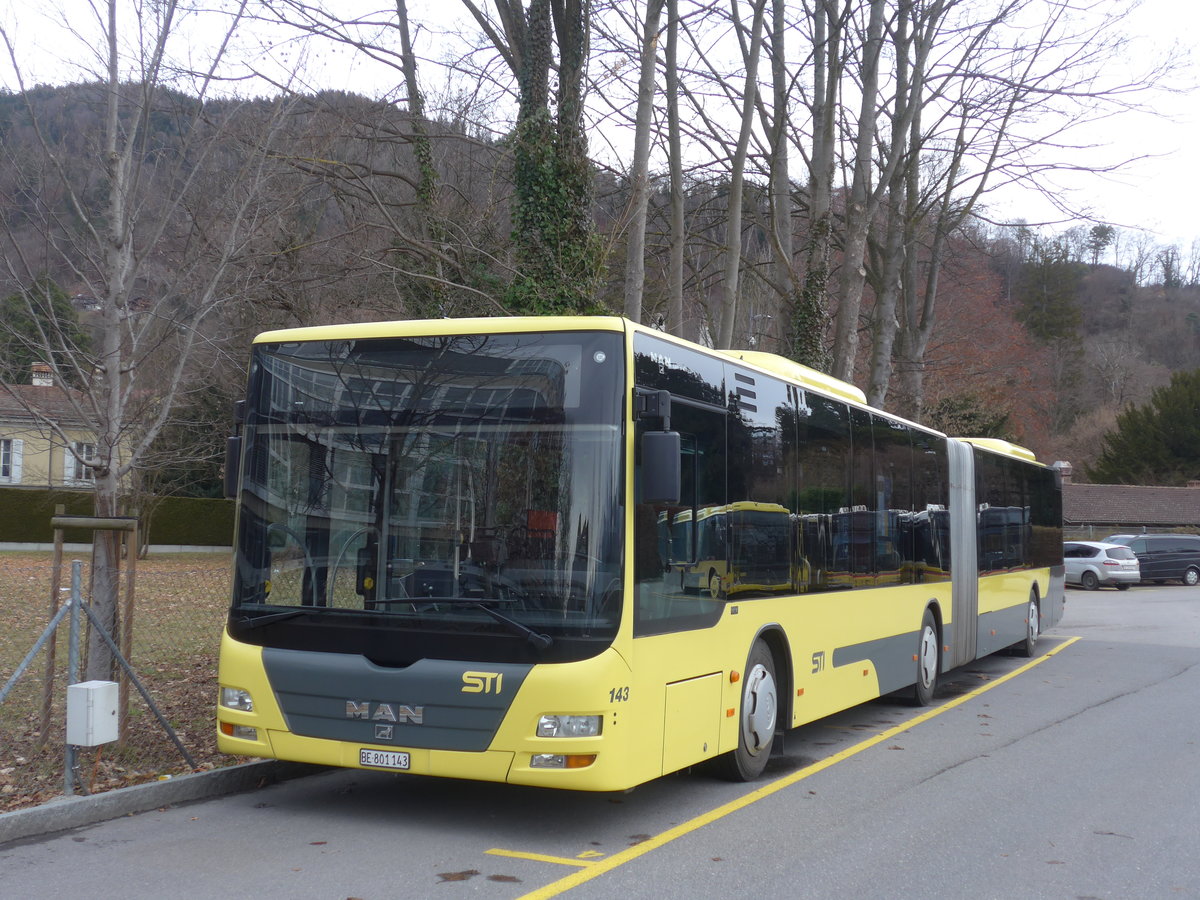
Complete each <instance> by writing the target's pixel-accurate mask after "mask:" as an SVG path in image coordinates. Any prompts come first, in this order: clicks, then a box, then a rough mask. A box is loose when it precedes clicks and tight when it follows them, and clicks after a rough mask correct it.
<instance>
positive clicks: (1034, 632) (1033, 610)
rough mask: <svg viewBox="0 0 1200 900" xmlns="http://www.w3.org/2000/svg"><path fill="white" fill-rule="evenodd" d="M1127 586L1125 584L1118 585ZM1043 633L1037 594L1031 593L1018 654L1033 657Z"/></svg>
mask: <svg viewBox="0 0 1200 900" xmlns="http://www.w3.org/2000/svg"><path fill="white" fill-rule="evenodd" d="M1117 587H1125V585H1117ZM1039 634H1041V617H1040V613H1039V612H1038V602H1037V595H1035V594H1033V593H1031V594H1030V595H1029V611H1028V612H1027V613H1026V619H1025V640H1023V641H1021V642H1020V643H1019V644H1017V647H1016V649H1017V655H1018V656H1024V657H1031V656H1033V654H1034V653H1035V652H1036V651H1037V642H1038V635H1039Z"/></svg>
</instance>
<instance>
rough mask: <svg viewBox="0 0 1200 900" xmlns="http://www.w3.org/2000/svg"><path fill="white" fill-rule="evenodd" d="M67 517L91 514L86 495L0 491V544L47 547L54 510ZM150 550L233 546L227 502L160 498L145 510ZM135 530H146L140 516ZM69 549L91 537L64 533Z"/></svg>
mask: <svg viewBox="0 0 1200 900" xmlns="http://www.w3.org/2000/svg"><path fill="white" fill-rule="evenodd" d="M59 505H61V506H64V507H66V514H67V515H69V516H90V515H92V514H93V506H92V494H91V493H90V492H89V491H47V490H46V489H45V488H20V487H6V488H0V542H3V543H8V542H12V543H30V544H49V543H51V542H53V541H54V529H53V528H52V527H51V526H50V519H51V517H52V516H53V515H54V509H55V507H56V506H59ZM147 508H148V509H149V510H150V520H149V523H148V525H149V528H150V543H151V544H194V545H199V546H215V547H228V546H231V545H232V544H233V509H234V507H233V501H231V500H209V499H200V498H195V497H163V498H161V499H158V500H155V501H154V502H153V503H152V504H148V506H147ZM139 525H140V527H141V528H142V529H145V528H146V527H147V522H146V517H145V516H142V517H141V521H140V522H139ZM64 538H65V540H66V541H67V542H69V543H91V540H92V535H91V532H89V531H85V530H79V529H70V530H68V531H67V532H66V534H65V535H64Z"/></svg>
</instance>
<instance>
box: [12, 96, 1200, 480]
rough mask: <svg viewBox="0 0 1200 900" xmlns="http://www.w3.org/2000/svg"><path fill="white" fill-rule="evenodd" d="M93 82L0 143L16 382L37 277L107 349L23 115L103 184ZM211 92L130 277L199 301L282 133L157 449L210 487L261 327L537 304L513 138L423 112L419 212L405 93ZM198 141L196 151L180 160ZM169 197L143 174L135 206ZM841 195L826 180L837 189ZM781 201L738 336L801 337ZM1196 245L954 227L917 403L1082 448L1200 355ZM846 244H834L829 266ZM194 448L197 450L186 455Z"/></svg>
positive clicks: (688, 270)
mask: <svg viewBox="0 0 1200 900" xmlns="http://www.w3.org/2000/svg"><path fill="white" fill-rule="evenodd" d="M102 94H103V92H102V88H101V86H99V85H72V86H67V87H62V88H53V89H52V88H39V89H37V90H35V91H33V92H31V93H30V94H29V95H28V96H21V95H15V94H11V93H10V94H3V95H0V142H2V145H3V147H4V152H5V154H6V158H8V159H10V160H12V161H13V162H14V163H16V165H13V166H6V167H4V168H3V169H0V202H2V203H3V227H4V229H5V232H6V235H5V238H6V243H7V247H8V249H7V250H6V255H11V256H15V257H16V258H17V259H19V261H20V266H19V267H18V266H15V265H13V264H12V262H11V259H10V264H9V265H8V266H7V272H6V273H5V274H6V276H7V277H6V278H5V279H4V288H3V293H4V296H5V297H7V298H8V299H7V300H6V301H5V305H6V310H7V312H8V314H7V315H6V317H5V319H6V327H5V328H4V329H3V331H4V334H3V336H2V337H3V340H2V341H0V367H2V368H3V371H4V374H5V378H6V379H7V380H12V381H18V382H19V381H27V380H28V366H29V364H30V363H31V362H33V361H35V360H36V359H37V358H40V354H39V353H37V352H35V351H34V350H32V349H31V346H32V345H34V344H36V343H37V340H36V338H37V335H36V332H37V328H36V323H32V322H30V321H28V316H27V315H25V314H23V313H22V312H21V310H22V308H23V306H24V305H25V304H24V303H23V302H22V299H21V298H22V295H23V293H26V294H27V293H29V292H32V293H33V294H35V295H40V297H41V301H40V306H39V308H41V309H42V310H43V311H45V312H46V313H47V318H49V319H51V320H54V321H57V322H58V323H59V329H60V331H61V332H62V333H67V332H75V333H76V336H75V337H74V338H73V339H72V340H73V343H74V344H75V345H76V346H80V347H88V346H92V347H94V346H95V337H94V335H93V332H95V330H96V329H97V328H98V327H99V323H98V321H97V318H96V314H95V312H94V307H95V305H96V301H95V297H94V296H93V292H94V291H95V290H96V288H97V281H96V279H95V278H94V277H92V270H89V265H90V264H94V261H92V260H89V259H87V258H86V254H80V255H78V256H76V255H73V254H70V253H59V252H57V250H58V248H60V247H63V246H69V245H70V243H71V240H72V237H71V233H72V231H73V230H75V229H78V228H79V227H80V223H79V221H78V219H77V217H76V215H75V212H74V211H73V210H72V209H71V208H70V207H69V205H68V204H65V202H64V197H62V196H61V194H55V193H54V192H51V191H48V190H47V188H48V185H47V184H46V181H45V179H44V178H43V177H40V176H41V174H42V173H40V172H39V166H40V165H42V162H41V157H42V153H41V150H40V148H39V142H38V140H37V138H36V136H35V135H34V134H33V124H32V123H33V121H34V120H35V119H36V121H37V122H38V123H39V126H40V127H41V128H42V130H43V132H44V136H45V138H46V140H47V143H48V147H50V148H51V149H52V151H53V152H54V153H55V154H56V156H57V157H58V160H59V162H60V164H61V168H62V171H63V172H64V173H66V177H67V178H68V179H69V181H70V183H71V186H72V188H73V189H74V190H75V191H76V192H77V194H78V196H79V197H81V198H84V199H85V201H86V200H88V199H95V200H99V199H100V198H99V197H98V196H97V195H98V193H100V192H102V191H103V190H104V179H103V178H102V177H101V176H102V174H103V173H102V166H101V157H100V154H99V152H98V147H97V132H96V129H97V123H98V120H99V117H100V114H101V109H102V106H103V103H102ZM31 111H32V115H31ZM196 111H197V110H196V108H195V101H194V100H192V99H190V98H188V97H186V96H183V95H176V94H165V95H163V96H162V97H161V98H160V102H159V106H158V107H157V108H156V109H155V110H154V113H153V115H152V116H151V117H150V127H149V129H148V130H147V132H146V134H145V137H144V139H143V141H142V144H141V145H140V146H139V148H138V154H139V164H140V165H141V166H143V167H144V168H145V169H146V175H145V177H146V178H147V180H148V182H149V183H151V184H153V182H154V180H155V178H156V175H157V174H158V173H159V170H160V169H161V168H163V160H171V161H172V162H176V161H178V160H180V159H183V161H184V163H185V165H186V167H187V190H188V195H187V197H186V198H184V202H183V203H181V204H180V205H179V208H178V209H175V210H172V211H170V212H169V214H168V215H164V216H163V218H164V219H165V220H166V222H165V228H164V233H163V236H162V238H161V239H160V240H158V241H157V242H156V243H155V244H154V245H153V248H152V250H151V252H150V253H149V254H148V258H147V260H146V265H145V268H144V273H143V275H142V277H141V278H140V279H139V281H138V283H137V286H136V291H135V294H136V295H137V296H138V297H149V298H153V301H154V304H157V303H158V301H159V300H161V299H162V298H164V297H172V296H173V297H175V300H174V301H173V302H175V303H180V304H184V303H187V302H189V298H188V290H187V285H186V283H181V280H180V279H181V276H184V275H186V274H187V272H188V271H189V270H191V272H192V274H193V276H195V277H202V274H197V273H196V270H197V269H202V268H203V267H204V266H205V265H206V264H208V263H211V264H216V263H215V260H216V259H217V256H218V254H217V252H216V250H215V249H214V247H213V246H212V245H213V243H214V242H215V241H217V240H219V238H220V232H221V229H222V228H226V227H228V220H229V217H230V215H231V213H230V210H229V204H230V202H231V200H232V199H233V198H232V197H231V196H230V192H236V191H248V190H249V188H248V187H247V186H246V185H245V184H244V183H239V179H240V178H243V177H244V175H245V167H246V160H247V158H248V157H249V156H251V155H253V154H254V153H256V152H257V151H258V150H259V148H260V144H259V138H260V136H261V135H262V134H264V133H268V132H269V133H270V134H271V138H272V140H271V153H270V160H269V162H268V163H267V165H266V166H265V167H264V170H263V171H261V172H258V173H256V176H255V177H256V179H258V181H257V183H256V186H255V193H254V199H253V206H254V209H253V217H252V218H253V227H252V228H251V229H249V231H248V233H247V234H246V236H245V238H244V240H242V241H241V243H240V244H239V246H238V248H237V252H236V253H234V254H233V255H231V256H230V258H229V259H228V260H227V261H225V262H224V263H222V265H224V266H225V268H226V271H225V272H223V273H222V276H221V278H220V284H219V289H218V290H219V292H220V295H221V299H222V302H221V304H220V310H219V314H218V315H216V316H210V317H207V318H206V319H205V321H204V324H203V326H202V327H203V341H202V348H201V349H200V350H199V352H197V354H196V355H195V359H194V360H193V361H192V365H191V366H190V369H189V373H188V377H187V379H186V380H187V384H188V389H187V391H186V392H185V393H184V395H183V397H182V402H181V405H180V409H179V414H178V415H176V416H174V417H173V419H172V421H171V423H170V426H169V427H168V428H167V430H166V432H165V434H164V437H163V440H162V441H160V442H159V447H158V450H159V451H160V452H161V453H162V454H165V456H166V458H168V459H172V460H174V461H175V463H176V465H174V466H171V467H156V466H154V465H152V464H151V465H148V466H147V471H148V472H154V471H156V470H157V469H162V471H161V472H160V473H159V477H160V478H163V477H166V478H169V479H170V481H171V482H172V484H167V485H160V487H171V488H174V489H180V490H183V491H185V492H189V493H191V492H197V493H207V492H211V491H213V490H215V487H216V456H217V451H218V449H219V445H220V440H219V438H220V435H221V434H223V433H224V431H225V430H226V429H227V427H228V426H227V420H228V415H229V413H228V410H229V409H230V405H231V403H232V400H233V399H234V397H235V396H236V394H237V392H238V391H239V390H240V388H241V383H242V374H241V370H242V367H243V365H244V360H245V356H246V348H247V345H248V342H249V340H250V338H251V337H252V336H253V334H255V333H257V332H258V331H261V330H265V329H268V328H275V327H286V326H292V325H308V324H314V323H325V322H335V321H351V320H359V321H364V320H374V319H389V318H413V317H430V316H432V317H438V316H445V315H450V316H467V315H501V314H505V313H509V312H520V311H523V310H520V309H514V308H513V307H512V305H511V304H510V302H509V300H510V298H509V297H507V296H506V294H505V286H506V285H507V284H508V283H509V282H510V280H511V277H512V272H511V262H510V261H511V258H512V253H513V249H512V236H511V227H510V205H511V202H512V180H511V160H510V158H509V154H508V153H507V149H506V145H505V144H504V142H502V141H494V140H489V139H487V137H486V136H484V135H479V134H472V133H471V132H470V130H469V129H468V128H467V127H466V126H465V124H464V123H461V122H451V121H435V122H433V123H431V128H430V133H431V134H432V135H435V136H436V137H437V138H438V140H437V142H436V147H437V153H436V155H435V157H434V158H433V164H434V166H435V167H436V172H437V179H438V183H439V192H438V204H437V207H436V209H435V211H434V212H435V215H431V216H429V217H427V220H426V221H424V222H422V221H421V218H422V217H421V214H420V213H421V210H420V208H419V207H420V204H419V202H418V198H417V197H416V190H415V187H414V179H413V178H412V175H411V173H412V171H413V170H414V168H416V167H417V163H416V161H415V159H414V155H413V150H412V142H411V132H412V123H411V122H410V121H408V120H407V119H406V117H405V115H404V114H403V113H402V112H400V111H397V109H396V107H395V106H394V105H391V104H384V103H378V102H373V101H371V100H368V99H366V98H362V97H357V96H354V95H350V94H344V93H327V94H321V95H317V96H304V97H298V98H290V99H289V100H288V101H287V103H286V104H285V105H281V103H280V101H278V100H257V101H253V102H248V103H233V102H229V101H223V102H218V103H210V104H207V105H206V106H205V108H204V110H203V112H202V114H201V115H199V116H197V115H196ZM281 111H282V114H281ZM198 128H203V129H209V130H211V133H212V136H213V138H214V140H212V141H209V140H207V139H206V140H205V141H204V143H203V150H202V152H199V151H197V150H196V149H195V145H194V143H189V142H188V141H186V140H184V137H185V136H184V135H183V130H184V129H198ZM206 138H207V136H206ZM187 152H191V153H192V154H193V155H194V161H192V160H187V159H184V154H185V153H187ZM172 177H174V172H172ZM592 181H593V184H592V189H593V191H594V202H593V206H592V209H593V223H594V226H595V229H596V234H597V235H598V236H599V241H600V246H601V247H602V248H603V254H602V262H603V265H602V267H601V269H600V272H601V273H602V277H600V278H599V279H597V283H596V288H595V295H594V307H593V311H596V312H615V313H620V312H621V311H622V290H623V285H622V275H623V267H622V265H621V264H620V260H621V259H622V258H623V256H624V253H625V247H624V242H625V240H626V234H625V231H624V226H625V210H626V209H627V207H628V203H629V194H630V185H629V183H628V180H627V179H624V178H621V177H619V176H617V175H615V174H614V173H612V172H608V171H604V170H602V169H600V168H599V167H596V168H593V171H592ZM267 185H269V187H266V186H267ZM654 187H655V188H656V190H653V191H652V192H651V194H650V197H649V203H648V213H647V239H646V246H645V261H646V276H645V278H646V280H645V292H644V301H643V304H644V314H643V320H644V321H647V322H651V323H654V322H658V323H665V321H666V318H667V310H666V308H665V307H666V302H667V295H668V292H669V290H668V284H667V281H668V277H669V272H668V269H669V260H668V251H669V241H668V236H669V232H670V223H669V215H670V208H669V205H670V204H669V201H670V198H669V196H668V194H667V192H666V191H665V190H664V189H662V188H663V186H662V185H661V184H659V183H657V182H656V183H655V184H654ZM164 189H165V188H164ZM167 200H168V198H167V197H165V196H162V195H159V194H157V193H156V192H155V191H154V190H148V191H146V194H145V198H144V199H143V200H142V203H143V204H144V205H147V206H150V207H152V206H153V205H154V204H155V203H158V202H162V203H166V202H167ZM727 202H728V185H727V183H724V182H722V181H720V180H711V179H710V180H699V179H694V180H691V181H689V182H688V183H687V184H686V186H685V190H684V204H683V207H684V217H685V221H686V222H687V243H686V249H685V255H684V290H683V295H684V298H685V304H686V305H685V311H684V327H683V329H682V332H683V334H684V336H687V337H689V338H691V339H695V340H701V341H704V342H707V343H712V342H713V334H712V328H713V325H712V321H711V314H710V310H711V309H712V306H713V304H714V303H715V302H716V300H715V299H714V297H715V295H716V294H717V293H718V292H719V287H720V282H721V277H722V272H721V265H722V261H721V253H720V248H721V246H722V244H723V241H724V239H725V233H724V232H725V229H726V228H727V225H728V207H727ZM843 202H844V197H841V196H838V197H835V208H836V207H838V206H840V205H841V204H842V203H843ZM151 213H152V210H148V211H147V212H146V213H145V214H144V216H145V217H149V216H150V215H151ZM155 215H157V214H155ZM769 218H770V209H769V198H768V196H767V194H766V190H765V187H764V186H762V185H756V184H754V183H750V184H748V185H747V191H746V196H745V201H744V222H745V226H744V229H743V231H744V233H743V240H742V266H743V269H744V275H743V280H742V282H741V284H742V289H741V290H742V297H741V302H742V308H743V309H744V310H745V311H746V312H745V315H744V316H743V318H742V320H741V322H740V324H739V334H738V341H737V342H738V343H739V344H740V345H741V346H753V347H757V348H758V349H767V350H771V351H774V352H782V353H785V354H786V353H787V347H786V342H785V340H784V338H783V335H782V331H783V329H782V327H781V326H782V320H783V318H784V314H783V312H782V311H781V309H780V305H779V302H778V298H777V296H775V297H773V296H772V291H771V290H770V288H769V286H768V283H767V282H768V281H769V277H770V276H769V274H768V270H769V267H770V263H771V248H770V247H769V246H768V243H769V234H768V230H767V228H766V227H764V225H763V223H764V222H766V221H768V220H769ZM805 225H806V223H805V221H804V219H803V217H802V216H796V217H794V221H793V227H794V229H795V233H796V239H797V241H802V240H803V238H804V228H805ZM430 227H432V228H434V229H436V230H437V232H438V246H437V251H436V252H434V253H430V252H429V251H428V249H427V248H426V247H425V246H420V245H418V244H417V242H415V241H414V240H413V235H414V234H418V233H420V232H421V231H422V229H428V228H430ZM875 239H877V238H876V236H875V235H873V236H872V240H875ZM1196 263H1197V261H1196V260H1195V259H1188V260H1186V263H1185V262H1184V261H1182V260H1181V258H1180V253H1179V250H1178V249H1177V248H1170V247H1165V248H1164V247H1157V246H1155V245H1153V244H1150V243H1147V242H1146V241H1145V240H1144V239H1143V238H1141V237H1140V236H1139V235H1138V234H1137V233H1135V232H1128V231H1121V230H1116V229H1111V228H1107V227H1105V226H1099V227H1092V226H1086V225H1080V226H1077V227H1076V228H1073V229H1069V230H1066V231H1063V232H1059V233H1057V234H1055V233H1049V232H1048V233H1036V232H1034V231H1031V230H1029V229H1027V228H1024V227H1014V228H997V227H987V228H985V227H982V226H980V225H978V224H973V223H971V222H969V221H968V222H965V223H964V224H963V226H962V227H961V228H959V229H958V230H957V231H956V233H955V234H954V235H953V236H952V239H951V240H950V241H949V242H948V244H947V249H946V255H945V262H944V264H943V271H942V276H941V284H940V286H939V306H938V324H937V327H936V329H935V330H934V332H933V335H932V339H931V341H930V342H929V345H928V348H927V350H926V353H925V357H924V384H923V387H924V398H923V405H922V410H921V414H920V418H922V420H923V421H925V422H927V423H929V424H932V425H935V426H937V427H941V428H944V429H945V430H947V431H949V432H952V433H956V434H980V435H994V436H1003V437H1008V438H1012V439H1014V440H1017V441H1021V442H1024V443H1026V444H1028V445H1030V446H1032V447H1033V448H1034V449H1035V450H1037V451H1038V452H1039V454H1040V455H1041V456H1042V457H1044V458H1047V459H1057V458H1063V459H1070V460H1072V461H1073V462H1075V463H1076V466H1077V469H1081V468H1082V467H1083V466H1084V465H1086V464H1088V463H1089V462H1090V461H1091V460H1092V459H1093V458H1094V456H1095V454H1096V452H1097V447H1098V441H1099V438H1100V436H1101V435H1102V434H1103V433H1104V432H1106V431H1107V430H1109V429H1111V427H1112V426H1113V424H1114V423H1115V420H1116V415H1117V413H1118V412H1119V411H1120V410H1121V409H1123V408H1124V407H1125V406H1127V405H1129V404H1131V403H1140V402H1142V401H1144V400H1146V399H1147V397H1148V396H1149V393H1150V391H1151V389H1152V388H1154V387H1156V386H1159V385H1162V384H1164V383H1165V382H1166V381H1167V380H1168V379H1169V377H1170V374H1171V373H1172V372H1174V371H1183V370H1190V369H1196V368H1200V283H1198V272H1197V264H1196ZM838 265H839V260H838V259H837V253H835V254H834V261H833V269H834V271H836V269H837V266H838ZM22 272H36V273H39V279H40V280H39V281H38V282H36V283H22V279H21V277H20V274H21V273H22ZM882 277H883V273H882V272H880V271H878V270H876V269H874V268H871V267H868V269H867V289H866V292H865V295H864V304H863V308H862V314H861V327H863V328H864V329H869V328H870V327H871V326H872V318H873V316H874V315H875V312H876V304H875V300H876V290H877V289H878V287H879V285H880V279H881V278H882ZM68 298H69V300H68ZM150 307H151V304H150V303H149V302H148V301H146V308H147V309H149V308H150ZM860 346H861V352H860V357H861V358H860V359H859V360H858V361H857V363H856V368H855V378H854V380H855V381H856V382H857V383H859V384H860V385H865V381H866V377H867V375H868V373H869V366H870V361H869V351H870V345H869V344H867V343H865V342H864V343H863V344H862V345H860ZM81 377H82V376H81ZM886 406H887V407H888V408H891V409H894V410H897V411H900V412H902V413H904V414H907V415H911V414H912V413H913V407H912V404H911V402H910V401H909V398H906V397H904V395H903V394H902V393H900V391H899V390H896V389H893V390H892V391H891V392H890V393H889V395H888V398H887V401H886ZM197 441H198V442H199V444H198V445H197ZM181 448H183V449H186V452H185V453H184V458H187V459H194V460H195V465H194V467H192V466H185V467H179V466H178V465H177V463H178V460H179V459H180V458H181V457H180V453H181ZM152 462H153V458H152V459H151V463H152Z"/></svg>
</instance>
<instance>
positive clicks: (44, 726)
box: [37, 504, 67, 750]
mask: <svg viewBox="0 0 1200 900" xmlns="http://www.w3.org/2000/svg"><path fill="white" fill-rule="evenodd" d="M66 511H67V508H66V507H65V506H62V505H61V504H60V505H59V506H56V507H54V515H55V516H62V515H63V514H64V513H66ZM62 557H63V530H62V529H61V528H55V529H54V569H53V570H52V571H51V572H50V620H53V619H54V616H55V614H56V613H57V612H58V594H59V589H60V588H61V587H62ZM57 644H58V635H55V636H54V637H53V638H51V639H50V643H49V645H47V647H46V675H45V677H44V678H43V679H42V720H41V724H40V725H39V727H38V740H37V746H38V749H39V750H40V749H41V748H42V746H43V745H44V744H45V743H46V738H47V737H48V736H49V734H50V711H51V707H52V706H53V704H54V656H55V654H54V650H55V647H56V646H57Z"/></svg>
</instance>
